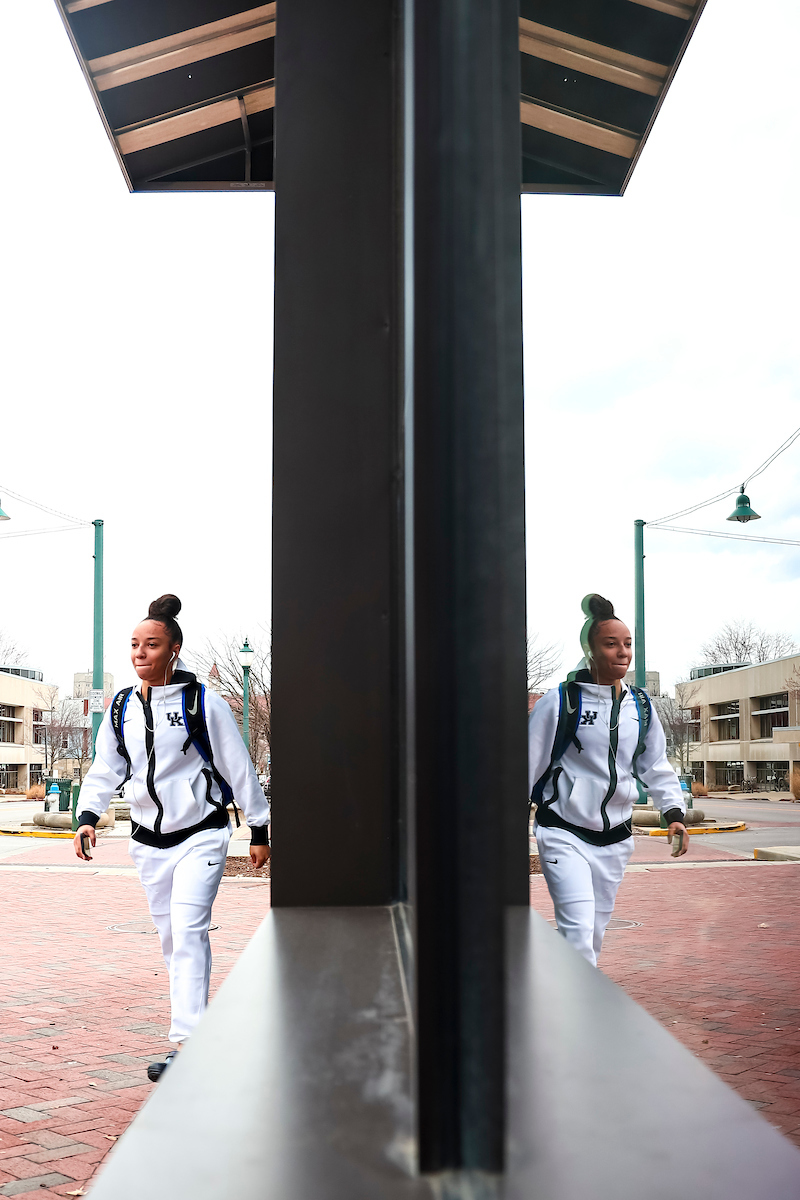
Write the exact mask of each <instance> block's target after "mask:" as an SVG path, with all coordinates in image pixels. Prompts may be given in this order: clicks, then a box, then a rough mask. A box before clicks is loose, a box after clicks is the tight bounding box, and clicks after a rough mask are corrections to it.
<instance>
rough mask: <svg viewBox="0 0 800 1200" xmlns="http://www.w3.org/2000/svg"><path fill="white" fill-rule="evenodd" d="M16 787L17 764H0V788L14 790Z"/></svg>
mask: <svg viewBox="0 0 800 1200" xmlns="http://www.w3.org/2000/svg"><path fill="white" fill-rule="evenodd" d="M16 786H17V764H16V763H0V788H15V787H16Z"/></svg>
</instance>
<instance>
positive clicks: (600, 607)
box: [587, 592, 614, 621]
mask: <svg viewBox="0 0 800 1200" xmlns="http://www.w3.org/2000/svg"><path fill="white" fill-rule="evenodd" d="M587 601H588V608H589V612H590V613H591V615H592V616H593V617H594V619H595V621H610V620H612V618H613V616H614V605H613V604H612V603H611V601H610V600H606V598H605V596H599V595H598V594H597V592H594V593H593V594H592V595H591V596H588V597H587Z"/></svg>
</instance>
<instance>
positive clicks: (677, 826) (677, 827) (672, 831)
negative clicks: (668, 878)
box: [667, 821, 689, 858]
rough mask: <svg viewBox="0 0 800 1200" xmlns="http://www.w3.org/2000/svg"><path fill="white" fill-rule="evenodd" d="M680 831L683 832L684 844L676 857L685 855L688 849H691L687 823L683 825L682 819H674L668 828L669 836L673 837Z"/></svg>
mask: <svg viewBox="0 0 800 1200" xmlns="http://www.w3.org/2000/svg"><path fill="white" fill-rule="evenodd" d="M679 833H682V834H683V845H682V846H681V848H680V851H679V852H678V854H676V856H675V857H676V858H680V857H681V856H682V855H684V854H686V853H687V852H688V850H689V834H688V832H687V829H686V826H685V825H682V824H681V823H680V821H673V822H672V824H671V825H670V826H669V828H668V830H667V837H668V838H673V837H676V836H677V835H678V834H679Z"/></svg>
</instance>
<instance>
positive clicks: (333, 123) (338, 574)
mask: <svg viewBox="0 0 800 1200" xmlns="http://www.w3.org/2000/svg"><path fill="white" fill-rule="evenodd" d="M395 42H396V21H395V15H394V4H393V2H392V0H341V2H340V3H337V4H335V5H332V4H331V3H330V2H329V0H292V2H291V3H290V4H287V5H286V7H285V8H284V9H282V10H281V14H280V34H279V36H278V38H277V42H276V56H277V57H276V89H277V93H278V95H279V96H280V101H279V104H278V106H277V107H276V110H275V119H276V142H275V170H276V238H275V256H276V261H275V399H274V406H275V422H274V438H275V458H274V462H275V467H274V508H273V513H274V515H273V531H274V562H273V578H274V585H273V693H272V696H273V729H272V766H273V804H274V819H273V843H274V850H275V854H274V859H273V862H274V867H273V902H274V903H275V904H277V905H326V904H340V905H349V904H356V905H360V904H385V903H388V902H390V901H392V900H393V899H396V898H397V896H398V891H399V890H400V889H401V888H402V881H401V880H400V879H399V878H398V862H399V853H398V837H399V835H398V828H399V820H400V816H401V814H400V811H399V807H400V778H401V772H400V745H399V742H400V737H401V733H400V730H401V719H400V705H399V702H398V695H399V671H398V664H399V663H400V657H401V656H400V654H399V652H398V641H399V630H400V620H401V612H400V599H399V597H400V586H401V585H400V571H399V569H398V559H399V553H400V535H399V522H400V518H399V515H398V509H399V487H400V471H401V449H400V438H399V429H400V423H399V416H398V393H399V374H400V372H399V365H398V339H399V319H398V313H399V305H398V288H399V272H398V243H399V235H398V223H397V216H396V214H397V209H398V204H397V199H396V195H397V171H396V147H397V144H398V138H397V136H396V128H395V127H396V123H397V120H398V114H397V107H396V99H395V93H396V66H395V57H396V55H395Z"/></svg>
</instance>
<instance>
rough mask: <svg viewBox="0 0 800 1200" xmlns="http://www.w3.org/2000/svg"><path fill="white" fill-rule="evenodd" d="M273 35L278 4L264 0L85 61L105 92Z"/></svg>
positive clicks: (95, 81) (100, 90) (95, 82)
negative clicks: (222, 15) (256, 5)
mask: <svg viewBox="0 0 800 1200" xmlns="http://www.w3.org/2000/svg"><path fill="white" fill-rule="evenodd" d="M274 36H275V4H274V3H272V4H262V5H260V6H259V7H258V8H252V9H249V10H248V11H247V12H242V13H237V14H236V15H235V16H232V17H225V18H224V19H223V20H221V21H211V22H210V23H209V24H208V25H198V26H197V27H196V28H195V29H187V30H185V31H184V32H183V33H175V34H172V35H171V36H170V37H165V38H159V39H158V40H157V41H155V42H145V43H143V44H142V45H141V46H131V47H130V48H129V49H127V50H121V51H119V52H118V53H116V54H104V55H103V56H102V57H101V58H93V59H90V60H89V61H88V62H87V64H86V65H87V67H88V68H89V71H90V73H91V75H92V78H93V80H94V85H95V87H96V88H97V90H98V92H105V91H108V90H109V89H110V88H116V87H122V86H123V85H124V84H126V83H133V82H135V81H136V80H137V79H147V78H149V77H150V76H153V75H160V74H161V73H162V72H164V71H172V70H174V69H175V68H176V67H185V66H189V65H190V64H191V63H195V62H200V61H201V60H202V59H204V58H214V57H215V56H216V55H218V54H227V53H228V52H229V51H231V50H238V49H239V48H240V47H242V46H251V45H252V44H253V43H254V42H260V41H266V40H267V39H268V38H272V37H274Z"/></svg>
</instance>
